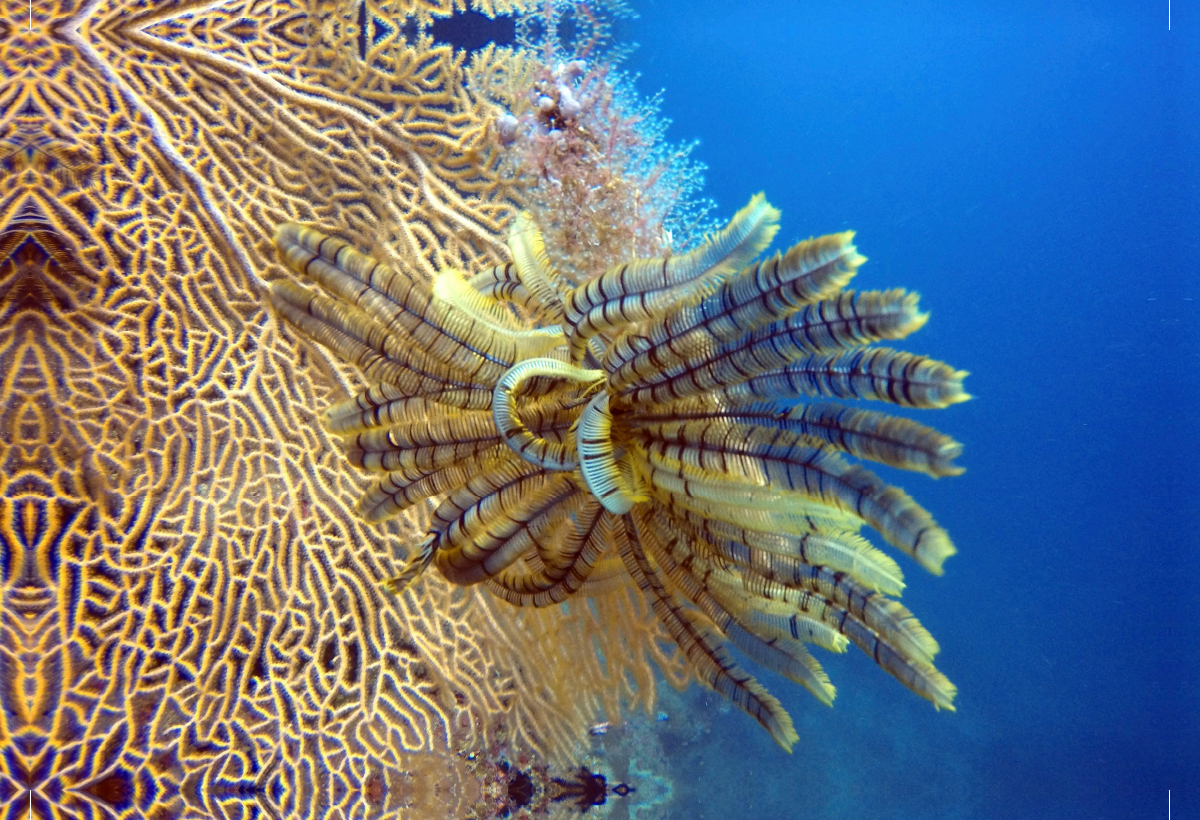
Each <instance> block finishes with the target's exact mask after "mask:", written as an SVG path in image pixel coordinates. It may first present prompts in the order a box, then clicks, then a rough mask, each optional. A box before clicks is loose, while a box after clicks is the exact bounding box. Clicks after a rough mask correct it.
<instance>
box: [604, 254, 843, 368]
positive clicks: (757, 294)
mask: <svg viewBox="0 0 1200 820" xmlns="http://www.w3.org/2000/svg"><path fill="white" fill-rule="evenodd" d="M853 236H854V233H853V231H846V232H844V233H840V234H831V235H830V236H823V237H820V238H818V239H809V240H806V241H804V242H800V243H799V244H797V245H793V246H792V247H791V248H790V249H789V250H788V252H787V254H785V255H781V254H778V253H777V254H775V256H774V257H772V258H771V259H769V260H766V261H762V262H755V263H754V264H753V265H750V266H748V267H746V268H743V269H742V270H741V271H740V272H739V273H738V274H736V275H735V276H732V277H730V278H729V279H727V280H725V281H724V282H721V283H720V284H719V285H718V286H717V287H716V288H715V289H714V290H713V291H712V292H711V293H708V294H704V293H698V294H695V295H694V296H692V297H691V298H690V299H689V300H687V301H684V302H682V303H681V304H677V305H675V306H673V307H674V309H673V310H671V311H670V312H668V313H666V314H665V315H664V316H661V317H659V318H657V319H655V320H653V321H650V322H647V323H645V324H643V325H635V326H633V327H630V328H628V329H627V330H625V331H624V332H622V333H621V334H620V335H619V336H618V337H617V338H616V339H615V340H614V341H613V343H612V346H611V347H610V348H609V350H608V351H607V353H606V354H605V357H604V369H605V370H607V371H608V372H609V374H610V375H611V378H612V381H613V384H614V386H622V385H625V384H627V383H629V382H630V381H632V380H635V379H637V378H640V377H641V376H643V375H648V374H651V373H653V372H655V371H656V370H658V369H661V368H664V367H667V366H669V365H672V364H675V363H678V362H680V361H683V360H685V359H687V358H689V357H691V356H693V355H695V354H696V353H697V352H699V351H701V350H703V349H705V348H706V347H715V346H717V345H720V344H722V343H723V342H728V341H732V340H735V339H737V338H740V337H742V336H745V335H746V334H747V333H750V332H751V331H753V330H756V329H757V328H759V327H762V326H763V325H768V324H771V323H772V322H776V321H778V320H780V319H784V318H786V317H787V316H789V315H791V314H792V313H794V312H795V311H796V310H798V309H800V308H801V307H802V306H804V305H807V304H809V303H811V302H814V301H817V300H819V299H823V298H825V297H827V296H831V295H833V294H835V293H836V292H837V291H838V290H840V289H841V288H842V287H844V286H845V284H846V283H847V282H849V281H850V279H851V278H852V277H853V276H854V274H855V273H856V272H857V270H858V267H859V266H860V265H861V264H862V263H863V262H865V261H866V257H863V256H859V255H858V253H857V251H856V250H855V248H854V246H853V245H851V244H850V240H851V239H852V238H853Z"/></svg>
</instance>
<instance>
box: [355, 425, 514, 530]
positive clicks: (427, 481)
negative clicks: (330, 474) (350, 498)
mask: <svg viewBox="0 0 1200 820" xmlns="http://www.w3.org/2000/svg"><path fill="white" fill-rule="evenodd" d="M468 446H469V447H472V448H474V452H470V453H466V454H463V450H462V448H461V447H454V446H446V447H443V448H441V449H443V450H445V451H448V452H453V457H446V458H444V459H442V460H441V462H440V463H438V462H433V463H431V464H429V465H428V466H427V467H425V468H424V469H420V468H414V469H409V470H406V471H402V470H392V471H390V472H389V473H388V474H387V475H386V476H384V477H383V478H381V479H380V480H379V481H377V482H376V483H375V484H373V485H371V487H370V488H369V489H368V490H367V491H366V493H365V494H364V495H363V497H362V498H360V499H359V501H358V505H357V507H356V510H357V512H358V514H359V515H361V516H362V517H363V518H365V519H367V520H368V521H383V520H385V519H387V518H391V517H392V516H395V515H399V514H401V513H403V512H404V511H406V510H407V509H408V508H409V507H411V506H412V505H413V504H416V503H417V502H418V501H424V500H425V499H427V498H433V497H435V496H440V495H444V494H445V493H448V492H450V491H452V490H455V489H457V488H459V487H461V486H462V485H464V484H466V483H467V482H468V481H469V480H470V479H471V476H472V475H474V474H475V472H476V471H479V470H488V469H492V468H493V467H495V466H498V465H499V464H501V463H503V462H506V461H511V460H512V455H511V454H510V453H509V452H508V450H507V449H506V448H504V447H503V446H501V445H498V444H492V445H490V446H488V445H484V446H479V445H478V444H475V443H472V444H470V445H468ZM467 456H473V458H471V459H470V461H467Z"/></svg>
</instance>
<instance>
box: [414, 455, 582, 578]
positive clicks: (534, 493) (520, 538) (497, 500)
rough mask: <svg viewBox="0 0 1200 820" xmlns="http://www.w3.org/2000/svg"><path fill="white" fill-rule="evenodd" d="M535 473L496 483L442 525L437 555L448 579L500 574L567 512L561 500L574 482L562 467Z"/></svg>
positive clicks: (573, 492) (571, 493) (567, 496)
mask: <svg viewBox="0 0 1200 820" xmlns="http://www.w3.org/2000/svg"><path fill="white" fill-rule="evenodd" d="M538 478H540V479H541V480H540V481H539V480H537V478H535V479H532V480H531V479H525V480H520V481H514V482H512V483H511V484H508V485H506V486H503V487H501V488H499V489H497V490H496V491H495V492H493V493H491V494H490V495H487V496H485V497H484V498H481V499H480V500H479V501H478V502H476V503H475V504H474V505H473V506H471V507H470V508H468V509H467V510H465V511H464V512H463V514H462V516H461V517H459V519H458V520H456V521H454V522H452V523H451V524H450V526H449V527H447V528H446V529H445V530H444V532H443V533H442V535H443V537H442V540H441V543H440V544H439V550H440V551H439V552H438V554H437V556H436V557H435V561H436V562H437V566H438V569H439V570H440V571H441V572H442V574H443V575H445V576H446V579H447V580H449V581H451V582H453V583H456V584H462V585H468V584H475V583H479V582H480V581H484V580H486V579H488V578H491V577H494V576H496V575H498V574H499V573H500V572H502V571H503V570H504V569H506V568H507V567H508V566H509V565H511V564H512V563H513V562H515V561H516V560H517V559H518V558H520V557H521V555H522V554H523V553H525V552H527V551H528V550H531V549H535V545H536V543H537V542H538V540H539V539H541V538H544V537H546V536H547V532H548V529H549V528H550V527H553V526H555V525H557V524H559V523H560V522H562V521H563V520H564V519H565V518H566V517H567V516H568V514H569V510H568V508H567V507H566V506H565V505H564V504H563V502H565V501H567V500H568V499H571V498H573V497H574V496H575V495H577V494H578V492H579V489H578V487H577V486H576V485H575V482H574V481H572V480H571V478H570V476H569V475H567V474H564V473H553V474H550V475H547V476H541V477H538Z"/></svg>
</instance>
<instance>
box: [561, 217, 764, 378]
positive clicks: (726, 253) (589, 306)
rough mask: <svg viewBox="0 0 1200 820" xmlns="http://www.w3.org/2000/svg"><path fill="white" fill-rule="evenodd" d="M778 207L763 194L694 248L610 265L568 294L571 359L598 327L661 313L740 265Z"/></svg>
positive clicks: (758, 244)
mask: <svg viewBox="0 0 1200 820" xmlns="http://www.w3.org/2000/svg"><path fill="white" fill-rule="evenodd" d="M778 230H779V211H777V210H776V209H775V208H773V207H771V205H770V204H769V203H768V202H767V200H766V198H765V197H763V195H762V194H756V195H755V196H754V197H752V198H751V200H750V203H749V204H748V205H747V206H746V207H745V208H743V209H742V210H740V211H738V212H737V214H735V215H734V217H733V219H731V220H730V221H729V224H728V225H726V226H725V227H724V228H722V229H721V230H720V231H718V232H717V233H715V234H713V235H712V236H709V237H706V238H705V241H704V242H702V243H701V244H700V245H699V246H698V247H697V248H695V249H693V250H691V251H688V252H687V253H683V254H678V255H675V256H668V257H665V258H663V259H637V260H634V261H632V262H627V263H624V264H621V265H616V266H614V267H612V268H609V269H608V270H607V271H605V272H604V273H603V274H601V275H600V276H598V277H596V278H595V279H592V280H590V281H589V282H585V283H584V284H582V285H580V286H579V287H577V288H575V289H574V290H573V291H571V292H570V294H568V296H567V298H566V300H565V302H566V317H565V319H566V324H565V328H566V330H567V337H568V339H569V341H570V347H571V357H572V360H573V361H581V360H582V359H583V355H584V350H585V349H586V343H587V340H588V339H590V338H592V337H593V336H595V335H596V334H598V333H600V332H601V331H604V330H607V329H610V328H616V327H619V326H622V325H627V324H630V323H632V322H640V321H643V320H645V319H650V318H653V317H655V316H657V315H660V314H661V312H662V311H663V310H664V309H665V308H666V307H668V306H672V305H674V304H675V303H676V302H677V301H678V300H679V299H681V298H686V297H687V296H688V295H689V294H690V293H695V292H697V291H696V288H698V287H703V286H705V285H711V284H713V283H715V282H716V281H719V280H720V279H721V278H723V277H726V276H729V275H731V274H732V273H734V272H735V271H737V270H738V269H740V268H741V267H742V266H744V265H746V264H747V263H749V262H750V260H752V259H753V258H754V257H756V256H758V255H759V254H760V253H762V251H763V250H764V249H765V248H766V247H767V245H769V244H771V240H772V239H773V238H774V237H775V232H776V231H778Z"/></svg>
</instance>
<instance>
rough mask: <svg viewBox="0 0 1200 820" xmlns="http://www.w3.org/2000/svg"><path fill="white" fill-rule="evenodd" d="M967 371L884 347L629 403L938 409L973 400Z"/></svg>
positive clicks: (818, 357)
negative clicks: (704, 400) (847, 403)
mask: <svg viewBox="0 0 1200 820" xmlns="http://www.w3.org/2000/svg"><path fill="white" fill-rule="evenodd" d="M966 377H967V372H966V371H965V370H954V369H953V368H951V367H950V366H949V365H947V364H944V363H943V362H939V361H936V360H934V359H930V358H928V357H926V356H917V355H914V354H912V353H905V352H904V351H899V350H892V349H891V348H887V347H866V348H862V349H861V350H854V351H850V352H847V353H832V354H827V355H826V354H812V355H809V356H804V357H802V358H800V359H797V360H796V361H794V362H792V363H791V364H788V365H785V366H784V367H781V368H779V369H778V370H773V371H769V372H766V373H760V374H759V375H757V376H752V377H750V378H747V379H745V380H744V381H739V382H737V383H731V384H728V385H722V386H716V385H709V384H707V383H704V384H699V383H698V384H696V385H695V386H694V387H692V386H688V385H673V386H672V387H667V386H665V385H655V386H654V387H650V388H643V389H640V390H637V391H635V392H634V393H633V394H632V395H631V396H629V399H628V401H630V402H636V403H651V404H652V403H657V402H664V401H672V400H674V399H677V398H683V397H685V396H694V395H697V394H699V393H709V395H711V396H712V397H713V398H714V399H717V400H719V401H723V402H728V403H730V404H744V403H745V402H748V401H782V400H785V399H796V398H800V397H803V396H817V397H820V396H829V397H830V398H835V399H868V400H873V401H886V402H890V403H892V404H896V405H899V406H900V407H918V408H922V409H940V408H943V407H949V406H950V405H952V404H957V403H958V402H962V401H966V400H967V399H969V398H971V397H970V396H969V395H968V394H967V393H966V392H964V391H963V388H962V383H963V379H965V378H966Z"/></svg>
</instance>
